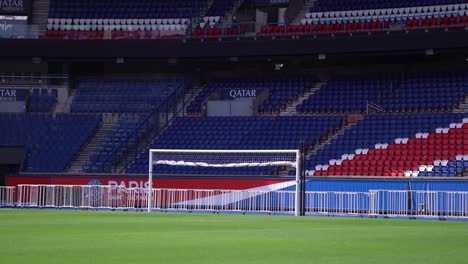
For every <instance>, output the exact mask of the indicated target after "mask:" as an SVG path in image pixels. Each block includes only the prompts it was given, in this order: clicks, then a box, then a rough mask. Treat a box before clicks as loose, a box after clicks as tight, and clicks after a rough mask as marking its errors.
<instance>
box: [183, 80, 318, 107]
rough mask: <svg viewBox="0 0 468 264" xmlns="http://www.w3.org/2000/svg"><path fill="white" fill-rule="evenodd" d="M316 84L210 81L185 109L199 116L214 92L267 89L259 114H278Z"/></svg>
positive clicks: (307, 82) (302, 81) (305, 81)
mask: <svg viewBox="0 0 468 264" xmlns="http://www.w3.org/2000/svg"><path fill="white" fill-rule="evenodd" d="M314 82H317V79H316V78H315V77H281V78H256V79H254V78H245V79H218V80H211V81H209V82H208V84H207V85H206V86H205V88H204V89H203V91H202V92H201V93H200V94H198V95H197V97H196V98H195V99H194V101H193V102H192V103H191V104H190V105H189V106H188V107H187V112H188V113H191V114H199V113H200V112H201V109H202V103H203V101H205V100H206V99H207V98H208V97H209V96H210V95H211V94H213V93H214V92H215V91H220V90H225V89H234V88H236V89H268V96H267V98H266V99H265V100H264V101H263V102H262V103H261V104H260V105H259V107H258V112H259V113H270V114H271V113H279V111H280V110H281V109H282V108H284V107H285V106H286V105H287V104H288V103H290V102H291V101H292V100H294V99H296V98H297V97H298V96H300V95H302V94H303V93H304V92H305V90H306V89H307V88H309V87H311V86H312V85H313V83H314Z"/></svg>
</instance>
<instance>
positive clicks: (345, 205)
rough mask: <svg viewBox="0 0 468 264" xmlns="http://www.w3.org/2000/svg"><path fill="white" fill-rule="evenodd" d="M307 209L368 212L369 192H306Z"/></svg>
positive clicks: (318, 211)
mask: <svg viewBox="0 0 468 264" xmlns="http://www.w3.org/2000/svg"><path fill="white" fill-rule="evenodd" d="M304 205H305V211H306V212H309V213H319V214H330V213H335V214H351V215H356V214H367V213H369V193H365V192H306V197H305V204H304Z"/></svg>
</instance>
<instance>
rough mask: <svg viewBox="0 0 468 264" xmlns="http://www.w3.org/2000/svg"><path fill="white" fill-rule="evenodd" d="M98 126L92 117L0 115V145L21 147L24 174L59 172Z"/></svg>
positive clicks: (97, 120) (95, 118)
mask: <svg viewBox="0 0 468 264" xmlns="http://www.w3.org/2000/svg"><path fill="white" fill-rule="evenodd" d="M100 122H101V117H100V116H99V117H98V116H94V115H68V114H58V115H56V116H53V115H51V114H31V113H22V114H6V113H2V114H0V145H1V146H25V148H26V151H27V157H26V158H25V162H24V164H23V171H26V172H63V171H65V169H66V167H67V165H68V164H69V163H70V161H71V160H72V159H73V158H74V157H75V155H76V154H77V153H78V152H79V151H80V149H81V148H82V147H83V145H84V144H85V143H86V141H87V140H88V138H89V137H90V136H91V135H92V134H93V132H94V131H95V130H96V128H97V127H98V126H99V123H100Z"/></svg>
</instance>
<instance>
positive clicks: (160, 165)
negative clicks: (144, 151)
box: [148, 149, 300, 215]
mask: <svg viewBox="0 0 468 264" xmlns="http://www.w3.org/2000/svg"><path fill="white" fill-rule="evenodd" d="M299 160H300V153H299V151H298V150H169V149H151V150H150V155H149V176H148V182H149V184H148V193H149V197H148V211H151V210H152V208H154V207H153V205H154V203H156V200H157V199H156V197H154V196H155V195H157V192H154V189H152V186H153V177H156V175H174V174H175V175H199V176H204V175H205V176H206V175H214V176H235V175H242V176H265V177H266V176H288V175H289V176H293V175H294V176H295V181H292V184H290V185H291V186H289V187H291V189H294V191H295V193H294V197H293V198H292V199H289V200H293V201H292V202H293V203H294V204H293V207H294V212H295V214H296V215H298V214H299V205H300V201H299V200H300V195H299V190H300V188H299V186H298V185H299V182H300V168H299V166H300V162H299ZM273 191H274V190H270V191H269V192H273ZM253 196H255V192H250V193H247V192H245V193H242V195H239V192H236V197H237V198H234V197H231V194H229V193H224V194H223V195H216V196H214V197H210V198H209V199H208V198H206V197H204V198H203V199H201V200H200V199H198V200H197V201H196V203H197V207H203V206H205V207H207V208H213V207H215V206H220V207H222V208H228V207H229V204H233V203H238V202H239V199H243V200H246V199H250V202H251V203H252V199H253V198H254V197H253ZM270 196H271V195H270ZM270 196H269V197H270ZM262 199H263V198H262ZM269 200H271V201H269V202H270V203H272V202H278V201H276V200H275V199H269ZM200 201H205V202H206V204H205V205H203V206H200V203H201V202H200ZM279 202H280V201H279ZM283 202H284V201H283ZM288 202H289V203H291V201H288ZM194 203H195V201H194ZM272 208H273V206H272Z"/></svg>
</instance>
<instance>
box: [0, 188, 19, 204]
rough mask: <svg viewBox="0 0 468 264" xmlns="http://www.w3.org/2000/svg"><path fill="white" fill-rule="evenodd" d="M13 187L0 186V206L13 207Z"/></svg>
mask: <svg viewBox="0 0 468 264" xmlns="http://www.w3.org/2000/svg"><path fill="white" fill-rule="evenodd" d="M15 191H16V188H15V187H5V186H0V206H14V205H15V202H16V195H15Z"/></svg>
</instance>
